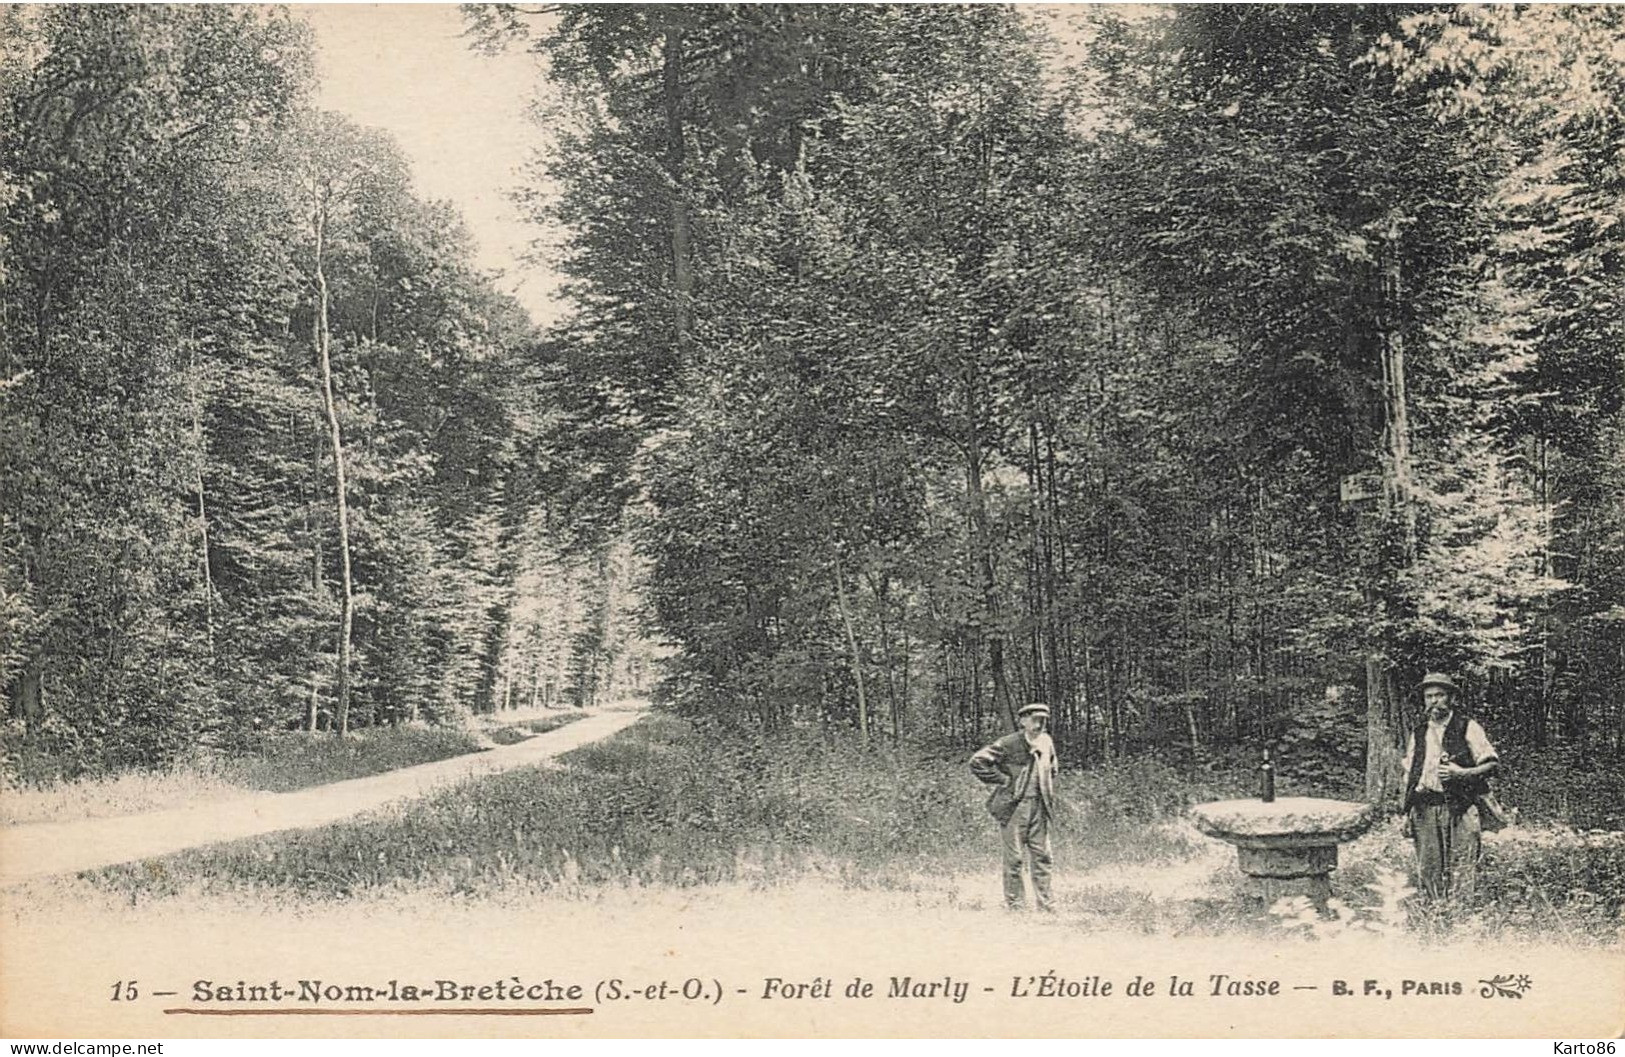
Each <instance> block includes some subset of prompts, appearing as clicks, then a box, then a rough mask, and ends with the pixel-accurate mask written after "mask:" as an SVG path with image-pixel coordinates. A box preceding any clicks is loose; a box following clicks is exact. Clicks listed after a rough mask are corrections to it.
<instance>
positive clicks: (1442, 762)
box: [1401, 672, 1500, 899]
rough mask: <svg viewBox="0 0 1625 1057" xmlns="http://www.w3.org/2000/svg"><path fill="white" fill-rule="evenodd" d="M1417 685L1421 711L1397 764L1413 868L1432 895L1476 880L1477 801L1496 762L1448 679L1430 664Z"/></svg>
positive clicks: (1462, 892) (1459, 891)
mask: <svg viewBox="0 0 1625 1057" xmlns="http://www.w3.org/2000/svg"><path fill="white" fill-rule="evenodd" d="M1421 690H1422V709H1423V712H1424V715H1423V717H1422V720H1421V722H1419V723H1418V724H1417V725H1416V729H1415V730H1413V731H1411V735H1410V738H1409V739H1408V740H1407V741H1406V744H1405V759H1404V761H1403V763H1402V764H1401V767H1402V768H1403V770H1404V772H1405V812H1406V816H1407V818H1406V824H1407V826H1408V828H1409V829H1410V830H1411V832H1412V835H1413V838H1414V839H1415V841H1416V868H1417V874H1418V875H1419V880H1420V882H1421V888H1422V890H1423V891H1424V892H1426V893H1427V894H1428V896H1429V897H1431V898H1434V899H1442V898H1444V897H1446V896H1452V895H1454V896H1460V897H1470V896H1471V895H1472V894H1473V888H1474V886H1475V884H1476V883H1477V880H1478V855H1479V838H1480V833H1481V823H1480V818H1479V808H1478V801H1479V800H1480V799H1481V798H1483V797H1486V796H1488V794H1489V791H1490V783H1489V776H1490V775H1491V774H1493V773H1495V770H1496V768H1498V767H1499V766H1500V763H1499V761H1498V760H1497V759H1496V755H1495V746H1494V745H1491V744H1490V739H1489V738H1488V736H1486V735H1485V733H1484V728H1483V727H1481V726H1479V725H1478V721H1477V720H1475V719H1472V718H1471V717H1469V716H1468V715H1467V714H1466V713H1464V712H1462V711H1461V709H1460V707H1459V705H1458V702H1459V700H1460V697H1461V692H1460V691H1459V690H1458V689H1457V687H1456V683H1455V680H1453V679H1451V678H1450V677H1449V676H1448V675H1442V674H1440V673H1438V672H1433V673H1431V674H1429V675H1428V676H1426V677H1425V678H1424V679H1423V680H1422V685H1421Z"/></svg>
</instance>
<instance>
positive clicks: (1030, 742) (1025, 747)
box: [970, 703, 1057, 911]
mask: <svg viewBox="0 0 1625 1057" xmlns="http://www.w3.org/2000/svg"><path fill="white" fill-rule="evenodd" d="M1016 722H1017V723H1018V724H1019V725H1020V728H1021V729H1020V730H1018V731H1016V732H1015V733H1014V734H1006V735H1005V736H1004V737H1002V738H1000V739H999V740H998V741H995V742H994V743H993V744H991V745H988V746H986V747H984V748H983V749H981V750H980V751H979V752H977V753H976V755H974V756H972V757H971V758H970V769H971V773H972V774H974V775H975V776H976V777H977V779H978V780H979V781H981V782H982V783H984V784H986V785H991V786H993V787H994V789H993V793H992V795H991V796H989V797H988V801H987V809H988V811H990V812H992V814H993V817H994V818H995V819H997V820H998V822H999V827H1000V828H999V833H1000V836H1001V838H1002V843H1003V846H1004V905H1005V906H1006V907H1007V908H1009V909H1011V910H1022V909H1024V908H1025V907H1026V905H1027V894H1026V891H1025V890H1024V888H1023V885H1022V878H1021V872H1022V870H1021V867H1022V860H1023V858H1025V859H1026V860H1027V862H1028V864H1029V867H1030V872H1031V874H1032V881H1033V898H1034V900H1035V901H1036V902H1037V904H1038V909H1039V910H1043V911H1049V910H1052V909H1054V908H1053V906H1052V904H1051V902H1050V884H1049V874H1050V850H1049V820H1050V818H1051V817H1052V816H1053V814H1054V811H1055V775H1056V773H1057V766H1056V762H1055V742H1054V740H1053V739H1051V738H1050V736H1049V734H1048V733H1046V732H1045V730H1044V728H1045V727H1046V726H1048V725H1049V706H1048V705H1045V704H1041V703H1038V704H1031V705H1027V706H1026V707H1024V708H1022V709H1021V711H1019V712H1017V713H1016Z"/></svg>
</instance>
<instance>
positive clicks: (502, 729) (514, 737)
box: [487, 712, 587, 745]
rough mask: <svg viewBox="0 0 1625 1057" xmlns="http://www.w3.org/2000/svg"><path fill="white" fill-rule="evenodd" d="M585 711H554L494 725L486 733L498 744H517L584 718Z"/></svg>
mask: <svg viewBox="0 0 1625 1057" xmlns="http://www.w3.org/2000/svg"><path fill="white" fill-rule="evenodd" d="M586 716H587V713H585V712H556V713H553V714H551V715H546V716H542V717H541V718H539V719H528V720H524V721H522V722H519V723H510V724H502V725H498V726H495V727H494V728H493V729H492V730H491V732H490V733H489V734H488V735H487V737H489V738H490V739H491V740H492V741H494V742H496V743H497V744H498V745H517V744H519V743H520V742H522V741H528V740H530V739H531V738H534V737H535V736H536V735H538V734H546V733H547V732H548V731H550V730H558V729H559V728H560V727H563V726H566V725H568V724H570V723H574V722H575V721H576V720H578V719H585V718H586Z"/></svg>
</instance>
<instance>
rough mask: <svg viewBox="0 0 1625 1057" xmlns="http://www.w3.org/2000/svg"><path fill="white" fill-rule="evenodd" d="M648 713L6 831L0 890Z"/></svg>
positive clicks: (504, 760) (587, 735) (517, 756)
mask: <svg viewBox="0 0 1625 1057" xmlns="http://www.w3.org/2000/svg"><path fill="white" fill-rule="evenodd" d="M643 714H644V713H643V712H642V711H641V710H636V709H631V710H625V711H605V712H599V713H597V714H595V715H591V716H588V717H587V718H585V719H582V720H578V721H577V722H575V723H571V724H568V725H566V726H563V727H560V728H559V729H557V730H551V731H548V732H547V733H546V734H539V735H537V736H536V737H534V738H529V739H527V740H525V741H522V742H519V743H518V744H516V745H508V746H505V747H502V748H497V749H491V750H489V751H487V752H478V753H472V754H469V755H466V756H455V757H452V758H451V759H449V760H438V761H436V762H434V763H425V764H419V765H418V766H416V767H403V768H401V769H400V770H398V771H389V772H387V773H385V774H378V775H372V776H370V777H367V778H353V779H351V780H349V781H345V782H333V783H331V784H330V785H319V786H313V787H311V788H309V789H301V790H298V791H296V792H292V793H245V794H244V795H242V796H237V797H231V798H229V799H225V800H213V801H210V802H208V803H206V804H193V805H187V806H183V807H174V808H165V809H163V810H160V811H149V812H145V813H143V814H138V815H121V816H116V817H113V818H95V819H84V820H81V821H75V822H37V823H25V824H22V825H15V826H6V827H4V828H0V885H9V884H15V883H17V882H19V881H24V880H27V879H30V878H37V877H45V876H49V875H51V874H60V873H74V872H77V871H80V870H94V869H98V868H100V867H103V866H114V865H116V864H118V863H125V862H133V861H135V860H138V859H150V858H155V857H157V856H160V855H169V854H171V853H173V852H177V851H184V850H185V849H187V848H196V847H199V846H201V845H205V844H214V843H217V842H219V841H228V840H240V839H242V838H244V837H257V836H260V835H262V834H265V833H275V832H278V831H282V830H298V829H312V828H315V827H317V826H325V825H328V824H330V823H333V822H338V821H340V820H343V819H346V818H349V817H351V816H353V815H359V814H361V813H362V812H364V811H371V810H373V809H374V808H377V807H380V806H382V805H384V804H387V803H390V802H391V801H396V800H404V799H408V798H411V797H417V796H422V795H424V794H426V793H429V792H432V791H434V790H436V789H442V788H445V787H446V786H449V785H454V784H456V783H458V782H462V781H465V780H467V779H469V778H474V777H478V776H481V775H487V774H496V773H498V772H500V771H507V770H512V769H513V768H516V767H525V766H528V765H531V764H536V763H540V762H542V761H544V760H548V759H551V758H553V757H555V756H557V755H559V754H560V753H564V752H568V751H570V750H571V749H574V748H578V747H580V746H582V745H586V744H587V743H589V742H593V741H598V740H599V739H601V738H607V737H609V736H610V735H611V734H614V733H616V732H617V731H621V730H624V729H626V728H627V727H629V726H631V725H632V724H633V723H635V722H637V720H638V719H639V718H640V717H642V716H643Z"/></svg>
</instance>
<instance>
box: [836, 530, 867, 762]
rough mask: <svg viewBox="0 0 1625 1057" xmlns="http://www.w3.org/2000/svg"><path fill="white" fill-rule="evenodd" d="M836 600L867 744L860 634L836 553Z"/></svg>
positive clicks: (861, 733) (862, 735) (860, 726)
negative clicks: (849, 603) (856, 686)
mask: <svg viewBox="0 0 1625 1057" xmlns="http://www.w3.org/2000/svg"><path fill="white" fill-rule="evenodd" d="M835 602H836V605H837V606H838V607H839V608H840V611H841V624H842V626H843V627H845V628H846V649H847V654H848V655H849V656H850V657H851V658H852V678H853V679H854V680H855V681H856V682H857V685H858V736H859V737H860V738H861V739H862V740H863V741H864V743H865V744H867V743H868V741H869V698H868V695H867V694H866V693H865V692H864V686H863V658H862V657H861V656H859V654H858V636H857V632H856V631H855V630H854V629H853V627H852V610H851V609H850V608H849V607H848V606H847V604H846V572H845V570H843V569H842V567H841V556H840V554H839V553H837V554H836V555H835Z"/></svg>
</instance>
